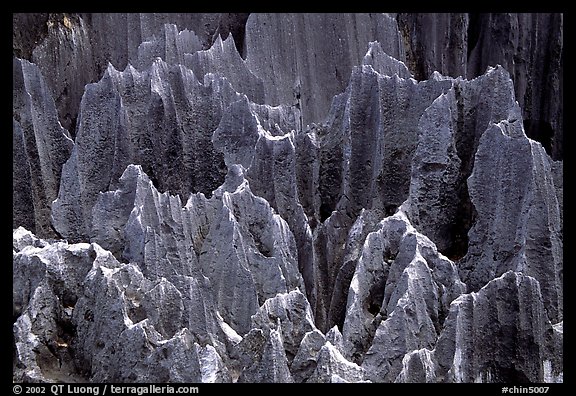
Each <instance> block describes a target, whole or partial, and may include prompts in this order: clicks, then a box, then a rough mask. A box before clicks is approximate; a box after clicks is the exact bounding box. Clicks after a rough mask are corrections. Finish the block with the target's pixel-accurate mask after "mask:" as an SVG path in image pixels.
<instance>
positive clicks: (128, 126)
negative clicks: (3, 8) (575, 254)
mask: <svg viewBox="0 0 576 396" xmlns="http://www.w3.org/2000/svg"><path fill="white" fill-rule="evenodd" d="M13 24H14V29H13V39H14V43H13V53H14V59H13V82H14V84H13V86H14V93H13V99H14V100H13V174H12V176H13V184H12V187H13V196H12V197H13V230H14V231H13V243H12V250H13V322H12V324H13V342H12V349H13V380H14V381H15V382H65V383H72V382H91V381H92V382H94V381H95V382H122V383H126V382H143V383H149V382H154V383H158V382H162V383H165V382H185V383H197V382H298V383H312V382H321V383H330V382H331V383H341V382H428V383H432V382H505V383H524V382H532V383H538V382H562V381H563V375H564V370H563V351H562V350H563V324H564V323H563V319H564V309H563V297H564V295H563V230H564V228H563V176H564V174H563V173H564V172H563V163H562V161H561V159H562V155H563V151H562V133H563V132H562V129H563V126H562V120H561V118H562V97H561V96H562V95H561V94H562V91H563V87H562V81H563V80H562V78H563V77H562V70H563V47H562V46H563V44H562V29H563V16H562V15H561V14H537V15H536V14H534V15H529V14H498V15H497V14H234V13H230V14H32V15H24V14H14V15H13ZM500 65H502V66H500ZM62 125H64V127H63V126H62ZM67 129H68V130H67ZM558 160H560V161H558ZM54 238H59V239H54Z"/></svg>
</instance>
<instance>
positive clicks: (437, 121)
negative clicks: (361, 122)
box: [404, 67, 521, 258]
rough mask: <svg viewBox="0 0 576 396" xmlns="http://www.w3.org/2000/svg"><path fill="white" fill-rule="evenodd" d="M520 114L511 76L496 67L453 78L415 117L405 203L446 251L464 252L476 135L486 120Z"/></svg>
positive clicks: (414, 218)
mask: <svg viewBox="0 0 576 396" xmlns="http://www.w3.org/2000/svg"><path fill="white" fill-rule="evenodd" d="M520 118H521V116H520V114H519V108H518V104H517V103H516V101H515V98H514V89H513V85H512V80H510V76H509V74H508V72H507V71H506V70H504V69H503V68H502V67H496V68H493V69H490V70H488V71H487V72H486V74H484V75H482V76H480V77H477V78H476V79H474V80H470V81H467V80H461V79H457V80H455V81H454V82H453V87H452V88H451V89H450V90H449V91H448V92H447V93H446V94H445V95H441V96H440V97H438V98H437V99H436V100H435V101H434V102H433V103H432V104H431V105H430V107H428V109H426V111H425V112H424V114H423V116H422V118H421V119H420V121H419V123H418V129H419V133H418V136H419V138H418V146H417V148H416V150H415V153H414V156H413V158H412V173H411V182H410V197H409V199H408V202H406V203H405V204H404V207H405V208H406V209H405V210H406V213H407V214H408V216H409V218H410V221H411V222H412V224H413V225H414V226H415V227H416V228H417V229H418V230H420V231H421V232H422V233H424V234H425V235H427V236H428V237H429V238H430V239H432V240H433V241H434V242H435V243H436V245H437V246H438V249H440V251H442V252H444V253H445V254H447V255H448V256H450V257H453V258H460V257H462V256H463V255H464V254H465V253H466V249H467V245H468V243H467V233H468V230H469V229H470V227H471V225H472V223H473V221H474V219H473V218H474V207H473V205H472V203H471V202H470V197H469V193H468V188H467V185H466V181H467V179H468V177H469V176H470V175H471V173H472V169H473V167H474V163H475V162H474V161H475V157H474V154H475V153H476V150H477V148H478V144H479V142H480V138H481V136H482V135H483V134H484V132H485V131H486V129H487V128H488V127H489V126H490V124H491V123H497V122H500V121H501V120H507V119H509V120H518V119H520Z"/></svg>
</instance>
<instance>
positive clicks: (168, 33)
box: [134, 23, 202, 70]
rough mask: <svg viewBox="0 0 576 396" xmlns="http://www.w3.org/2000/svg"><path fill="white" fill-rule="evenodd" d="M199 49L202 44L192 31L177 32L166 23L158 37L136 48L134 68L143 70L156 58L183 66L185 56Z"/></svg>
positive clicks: (175, 28) (174, 26) (173, 26)
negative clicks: (136, 58)
mask: <svg viewBox="0 0 576 396" xmlns="http://www.w3.org/2000/svg"><path fill="white" fill-rule="evenodd" d="M201 49H202V43H201V42H200V39H199V38H198V36H197V35H196V34H195V33H194V32H193V31H190V30H188V29H184V30H182V31H178V27H177V26H176V25H174V24H172V23H167V24H165V25H164V26H163V29H162V31H161V32H160V34H158V36H156V35H154V36H152V38H151V39H150V40H148V41H143V42H142V44H140V45H139V46H138V61H137V62H134V63H135V64H134V66H136V67H137V68H138V69H139V70H145V69H147V68H149V67H150V66H151V65H152V63H154V61H155V60H156V58H161V59H162V60H164V61H165V62H166V63H168V64H171V65H178V64H181V65H184V64H185V63H184V59H185V56H186V55H187V54H193V53H195V52H196V51H200V50H201Z"/></svg>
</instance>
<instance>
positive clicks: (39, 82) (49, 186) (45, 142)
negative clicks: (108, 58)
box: [12, 58, 73, 237]
mask: <svg viewBox="0 0 576 396" xmlns="http://www.w3.org/2000/svg"><path fill="white" fill-rule="evenodd" d="M12 66H13V74H12V76H13V77H12V78H13V84H14V89H13V103H12V117H13V122H12V123H13V144H14V154H13V160H12V164H13V171H12V172H13V173H12V177H13V181H12V186H13V189H14V193H15V196H14V201H13V204H12V207H13V210H12V212H13V214H12V222H13V226H14V227H13V228H17V227H18V226H19V225H22V226H25V227H28V228H29V229H30V230H31V231H32V232H35V233H38V235H40V236H42V237H54V236H56V234H55V233H54V231H53V230H52V228H51V226H50V204H51V202H52V201H53V200H54V199H55V198H56V196H57V195H58V187H59V185H60V177H61V172H62V165H63V164H64V163H65V162H66V160H67V158H68V156H69V155H70V151H71V150H72V145H73V143H72V139H71V138H70V135H69V133H68V131H67V130H66V129H64V128H62V126H61V125H60V122H59V121H58V114H57V112H56V107H55V105H54V99H53V97H52V96H51V95H50V91H49V89H48V86H47V85H46V82H45V80H44V77H43V76H42V73H40V70H39V69H38V67H37V66H36V65H35V64H33V63H30V62H28V61H27V60H23V59H17V58H14V59H13V62H12Z"/></svg>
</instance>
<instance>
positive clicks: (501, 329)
mask: <svg viewBox="0 0 576 396" xmlns="http://www.w3.org/2000/svg"><path fill="white" fill-rule="evenodd" d="M470 332H472V334H473V336H472V337H470ZM553 334H554V332H553V328H552V326H551V324H550V321H549V320H548V317H547V315H546V310H545V308H544V304H543V303H542V295H541V293H540V286H539V284H538V281H537V280H535V279H534V278H532V277H530V276H527V275H522V274H519V273H515V272H512V271H508V272H506V273H505V274H503V275H502V276H501V277H499V278H496V279H494V280H492V281H490V282H489V283H488V284H487V285H486V286H485V287H484V288H482V289H481V290H480V291H479V292H478V293H472V294H466V295H463V296H461V297H459V298H458V299H457V300H455V301H454V302H453V303H452V306H451V308H450V313H449V315H448V317H447V318H446V326H445V328H444V329H443V331H442V334H441V335H440V337H439V339H438V343H437V346H436V349H435V355H436V358H437V361H438V368H437V372H438V378H439V379H440V380H441V381H455V382H472V381H481V382H507V383H511V382H525V381H529V382H543V381H544V379H545V378H544V372H545V367H547V370H548V374H552V375H555V376H557V375H559V374H560V373H561V372H563V367H562V364H561V363H560V364H559V363H558V362H559V361H561V360H562V351H561V350H558V349H556V348H555V346H556V345H555V343H554V337H553ZM511 357H512V359H511Z"/></svg>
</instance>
